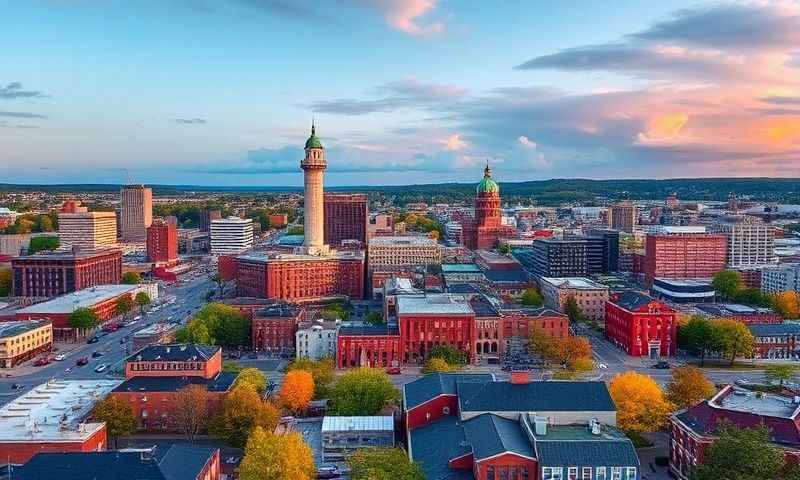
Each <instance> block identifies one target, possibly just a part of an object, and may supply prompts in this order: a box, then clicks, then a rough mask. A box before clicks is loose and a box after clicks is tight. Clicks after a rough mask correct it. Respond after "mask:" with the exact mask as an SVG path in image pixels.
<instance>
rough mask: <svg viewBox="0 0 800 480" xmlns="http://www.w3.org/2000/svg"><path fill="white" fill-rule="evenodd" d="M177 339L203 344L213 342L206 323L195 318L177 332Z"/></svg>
mask: <svg viewBox="0 0 800 480" xmlns="http://www.w3.org/2000/svg"><path fill="white" fill-rule="evenodd" d="M175 341H177V342H178V343H201V344H203V345H212V344H213V342H212V340H211V334H210V333H209V332H208V327H206V324H205V323H203V322H200V321H195V320H192V321H190V322H189V323H187V324H186V326H185V327H183V328H180V329H178V331H176V332H175Z"/></svg>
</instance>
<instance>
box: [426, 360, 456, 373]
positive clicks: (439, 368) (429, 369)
mask: <svg viewBox="0 0 800 480" xmlns="http://www.w3.org/2000/svg"><path fill="white" fill-rule="evenodd" d="M451 370H452V368H451V367H450V364H449V363H447V360H445V359H444V358H439V357H432V358H429V359H428V361H427V362H426V363H425V366H423V367H422V373H434V372H449V371H451Z"/></svg>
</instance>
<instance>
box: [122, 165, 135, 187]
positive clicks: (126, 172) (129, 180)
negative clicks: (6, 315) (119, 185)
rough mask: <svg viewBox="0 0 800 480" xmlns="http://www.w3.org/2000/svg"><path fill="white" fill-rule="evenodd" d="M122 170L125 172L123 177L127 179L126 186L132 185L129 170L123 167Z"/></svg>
mask: <svg viewBox="0 0 800 480" xmlns="http://www.w3.org/2000/svg"><path fill="white" fill-rule="evenodd" d="M122 170H123V171H124V172H125V176H126V177H128V185H133V177H131V172H130V170H128V169H127V168H124V167H123V168H122Z"/></svg>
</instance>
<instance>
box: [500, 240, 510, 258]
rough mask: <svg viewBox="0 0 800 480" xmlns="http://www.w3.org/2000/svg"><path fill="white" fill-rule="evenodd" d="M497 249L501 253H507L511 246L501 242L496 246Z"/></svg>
mask: <svg viewBox="0 0 800 480" xmlns="http://www.w3.org/2000/svg"><path fill="white" fill-rule="evenodd" d="M497 251H498V252H500V254H501V255H508V254H509V253H511V246H510V245H509V244H507V243H505V242H504V243H501V244H500V245H499V246H498V247H497Z"/></svg>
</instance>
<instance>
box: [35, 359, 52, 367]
mask: <svg viewBox="0 0 800 480" xmlns="http://www.w3.org/2000/svg"><path fill="white" fill-rule="evenodd" d="M49 363H50V359H49V358H47V357H42V358H40V359H38V360H36V361H35V362H33V366H34V367H44V366H45V365H47V364H49Z"/></svg>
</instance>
